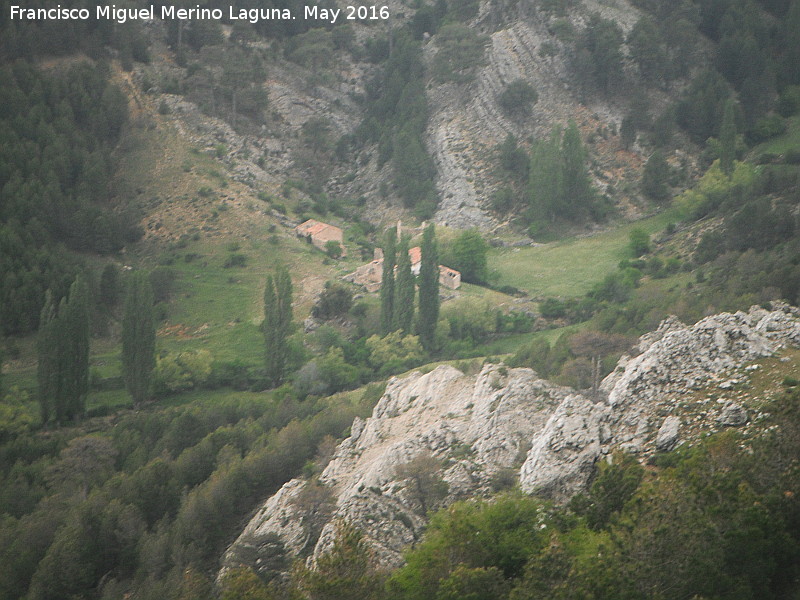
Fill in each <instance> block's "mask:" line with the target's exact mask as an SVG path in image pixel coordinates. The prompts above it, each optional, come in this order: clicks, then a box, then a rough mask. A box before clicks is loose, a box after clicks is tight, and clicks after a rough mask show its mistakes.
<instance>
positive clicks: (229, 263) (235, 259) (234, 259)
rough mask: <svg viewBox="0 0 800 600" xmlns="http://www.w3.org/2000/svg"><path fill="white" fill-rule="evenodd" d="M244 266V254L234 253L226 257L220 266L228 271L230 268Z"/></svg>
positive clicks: (245, 257)
mask: <svg viewBox="0 0 800 600" xmlns="http://www.w3.org/2000/svg"><path fill="white" fill-rule="evenodd" d="M246 264H247V256H246V255H245V254H240V253H238V252H234V253H233V254H229V255H228V257H227V258H226V259H225V262H224V263H222V266H223V267H225V268H226V269H230V268H232V267H244V266H245V265H246Z"/></svg>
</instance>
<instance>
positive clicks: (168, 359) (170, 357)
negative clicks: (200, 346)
mask: <svg viewBox="0 0 800 600" xmlns="http://www.w3.org/2000/svg"><path fill="white" fill-rule="evenodd" d="M213 361H214V357H213V356H212V355H211V352H209V351H208V350H195V351H189V352H171V353H169V354H167V355H166V356H162V357H159V358H157V359H156V368H155V370H154V371H153V391H154V393H155V394H156V395H157V396H163V395H165V394H168V393H176V392H182V391H185V390H191V389H193V388H195V387H200V386H202V385H203V384H205V383H206V381H207V380H208V378H209V376H210V375H211V364H212V363H213Z"/></svg>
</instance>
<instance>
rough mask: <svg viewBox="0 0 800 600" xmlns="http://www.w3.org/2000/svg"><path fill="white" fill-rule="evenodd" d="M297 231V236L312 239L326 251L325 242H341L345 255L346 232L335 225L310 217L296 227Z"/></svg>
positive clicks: (313, 242) (315, 244)
mask: <svg viewBox="0 0 800 600" xmlns="http://www.w3.org/2000/svg"><path fill="white" fill-rule="evenodd" d="M295 233H296V234H297V237H303V238H306V239H309V240H311V243H312V244H314V246H316V247H317V248H319V249H320V250H322V251H323V252H325V250H326V248H325V244H327V243H328V242H331V241H334V242H339V246H340V247H341V248H342V256H344V255H345V250H344V232H343V231H342V230H341V229H339V228H338V227H336V226H334V225H329V224H328V223H323V222H322V221H317V220H315V219H309V220H308V221H306V222H304V223H301V224H300V225H298V226H297V227H295Z"/></svg>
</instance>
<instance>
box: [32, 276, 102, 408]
mask: <svg viewBox="0 0 800 600" xmlns="http://www.w3.org/2000/svg"><path fill="white" fill-rule="evenodd" d="M37 347H38V348H37V349H38V353H39V364H38V370H37V376H38V381H39V407H40V410H41V417H42V423H43V424H47V423H49V422H50V420H51V419H52V420H53V421H55V422H56V423H64V422H65V421H67V420H69V419H77V418H78V417H80V416H81V415H82V414H83V412H84V410H85V409H86V393H87V392H88V390H89V290H88V287H87V285H86V281H85V280H84V279H83V278H82V277H78V278H77V279H76V280H75V281H74V282H73V284H72V285H71V286H70V289H69V296H68V297H65V298H62V299H61V301H60V302H59V303H58V305H56V303H55V301H54V299H53V294H52V293H51V292H50V291H49V290H48V292H47V294H46V297H45V304H44V308H42V314H41V318H40V326H39V337H38V339H37Z"/></svg>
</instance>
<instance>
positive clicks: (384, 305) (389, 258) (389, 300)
mask: <svg viewBox="0 0 800 600" xmlns="http://www.w3.org/2000/svg"><path fill="white" fill-rule="evenodd" d="M395 238H396V234H395V230H394V228H391V229H389V230H388V231H387V232H386V240H385V241H384V243H383V273H382V274H381V333H382V334H383V335H386V334H387V333H391V332H392V331H394V329H392V328H393V326H394V266H395Z"/></svg>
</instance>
